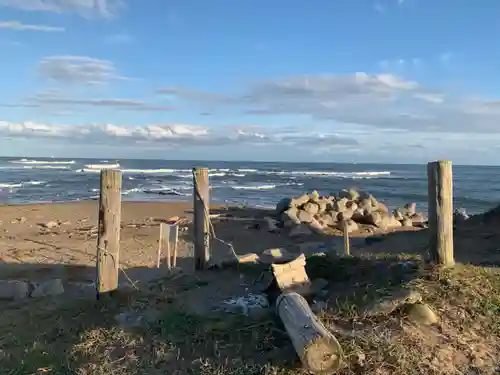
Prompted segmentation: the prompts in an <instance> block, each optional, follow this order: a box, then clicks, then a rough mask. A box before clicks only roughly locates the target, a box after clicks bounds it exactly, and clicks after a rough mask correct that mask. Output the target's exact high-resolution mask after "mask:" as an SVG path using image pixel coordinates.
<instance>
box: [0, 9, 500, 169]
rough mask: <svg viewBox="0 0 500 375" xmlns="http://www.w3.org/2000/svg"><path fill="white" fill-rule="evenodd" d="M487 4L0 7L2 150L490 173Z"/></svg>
mask: <svg viewBox="0 0 500 375" xmlns="http://www.w3.org/2000/svg"><path fill="white" fill-rule="evenodd" d="M499 14H500V2H499V1H498V0H479V1H475V2H473V1H470V0H350V1H333V0H314V1H305V0H286V1H285V0H265V1H264V0H239V1H234V0H210V1H208V0H0V82H1V86H0V154H1V155H4V156H55V157H116V158H125V157H129V158H159V159H192V160H193V159H195V160H204V159H206V160H256V161H258V160H268V161H307V162H309V161H311V162H376V163H425V162H428V161H432V160H436V159H451V160H453V161H454V162H456V163H459V164H489V165H496V164H499V160H500V158H499V157H500V45H499V43H500V42H499V41H500V22H498V15H499Z"/></svg>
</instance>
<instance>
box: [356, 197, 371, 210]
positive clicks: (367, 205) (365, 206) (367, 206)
mask: <svg viewBox="0 0 500 375" xmlns="http://www.w3.org/2000/svg"><path fill="white" fill-rule="evenodd" d="M358 208H359V209H362V210H363V211H365V212H367V213H371V212H372V211H373V206H372V201H371V200H370V199H369V198H365V199H362V200H360V201H358Z"/></svg>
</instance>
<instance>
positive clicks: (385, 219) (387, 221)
mask: <svg viewBox="0 0 500 375" xmlns="http://www.w3.org/2000/svg"><path fill="white" fill-rule="evenodd" d="M400 226H401V222H400V221H399V220H396V218H395V217H394V216H392V215H384V214H382V219H381V220H380V221H379V222H378V223H377V227H379V228H380V229H382V230H388V229H393V228H397V227H400Z"/></svg>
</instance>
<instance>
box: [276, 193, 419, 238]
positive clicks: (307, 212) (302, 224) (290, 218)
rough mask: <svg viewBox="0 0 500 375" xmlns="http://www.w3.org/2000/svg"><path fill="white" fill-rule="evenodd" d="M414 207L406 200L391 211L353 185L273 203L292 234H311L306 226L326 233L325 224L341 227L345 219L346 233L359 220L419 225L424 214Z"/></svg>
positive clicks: (388, 227)
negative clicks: (352, 186) (402, 204)
mask: <svg viewBox="0 0 500 375" xmlns="http://www.w3.org/2000/svg"><path fill="white" fill-rule="evenodd" d="M416 209H417V208H416V204H415V203H408V204H406V205H404V207H402V208H397V209H395V210H394V211H392V213H391V212H390V211H389V209H388V207H387V206H386V205H385V204H383V203H381V202H378V201H377V199H376V198H375V197H374V196H373V195H371V194H369V193H366V192H361V191H357V190H355V189H343V190H341V191H339V192H338V193H337V194H332V195H328V196H320V195H319V193H318V192H317V191H314V192H312V193H310V194H303V195H300V196H298V197H295V198H283V199H281V200H280V201H279V202H278V204H277V205H276V217H277V219H278V220H279V221H280V222H281V224H282V226H283V227H284V228H291V229H290V233H289V234H290V236H292V237H294V236H298V235H307V234H310V233H309V232H308V231H307V230H306V229H305V228H308V229H310V231H312V232H315V233H322V234H324V233H327V230H328V228H336V229H338V230H343V221H346V220H348V224H349V225H348V230H349V233H351V232H357V231H359V230H360V229H361V227H359V225H358V224H363V225H365V226H372V227H375V228H378V229H381V230H383V231H388V230H392V229H394V228H398V227H401V226H405V227H410V226H420V227H421V226H423V225H424V224H425V223H426V222H427V218H426V216H425V215H424V214H423V213H421V212H417V210H416ZM277 226H278V227H280V226H281V225H279V224H277ZM296 228H300V229H296Z"/></svg>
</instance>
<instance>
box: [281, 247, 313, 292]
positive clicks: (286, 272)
mask: <svg viewBox="0 0 500 375" xmlns="http://www.w3.org/2000/svg"><path fill="white" fill-rule="evenodd" d="M305 266H306V257H305V255H304V254H300V255H299V256H298V257H297V258H296V259H294V260H292V261H291V262H287V263H283V264H272V265H271V269H272V271H273V275H274V278H275V280H276V284H277V286H278V288H279V289H280V291H281V292H291V291H294V292H297V293H299V294H302V295H305V294H309V293H310V289H311V281H310V280H309V277H308V276H307V273H306V269H305Z"/></svg>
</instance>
